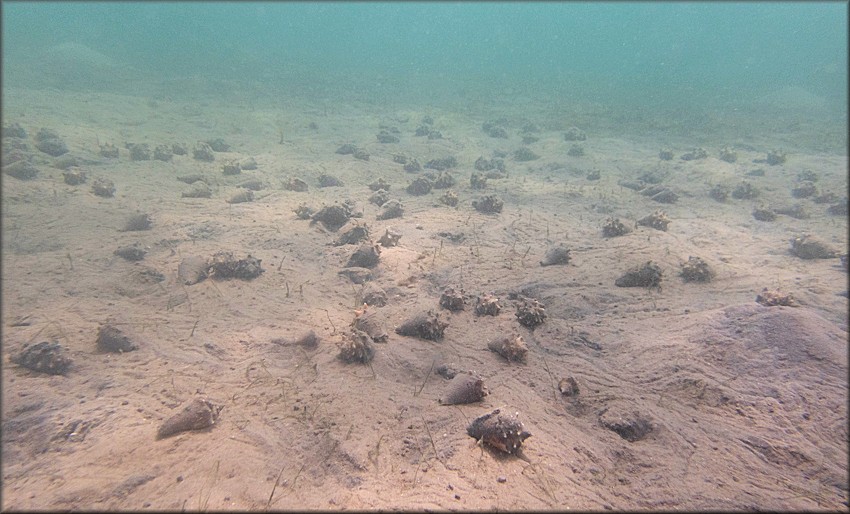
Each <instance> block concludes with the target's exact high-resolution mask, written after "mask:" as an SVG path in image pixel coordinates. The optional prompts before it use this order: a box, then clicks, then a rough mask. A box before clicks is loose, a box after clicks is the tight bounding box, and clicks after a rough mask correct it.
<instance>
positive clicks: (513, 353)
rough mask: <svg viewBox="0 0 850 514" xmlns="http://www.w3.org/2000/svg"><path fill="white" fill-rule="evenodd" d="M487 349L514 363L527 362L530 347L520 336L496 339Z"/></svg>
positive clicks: (488, 344)
mask: <svg viewBox="0 0 850 514" xmlns="http://www.w3.org/2000/svg"><path fill="white" fill-rule="evenodd" d="M487 348H489V349H490V351H492V352H496V353H498V354H499V355H501V356H502V357H504V358H505V359H507V360H508V361H512V362H525V361H526V358H527V357H526V356H527V354H528V346H526V344H525V340H524V339H523V338H522V336H520V335H513V336H505V337H500V338H498V339H494V340H493V341H490V342H489V343H487Z"/></svg>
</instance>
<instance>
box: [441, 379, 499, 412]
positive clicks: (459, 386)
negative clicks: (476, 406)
mask: <svg viewBox="0 0 850 514" xmlns="http://www.w3.org/2000/svg"><path fill="white" fill-rule="evenodd" d="M489 393H490V392H489V391H488V390H487V388H486V387H484V380H483V379H482V378H481V377H478V376H475V375H470V374H468V373H458V374H457V375H455V376H454V378H452V380H451V382H449V389H448V392H447V393H446V394H445V395H444V396H443V397H441V398H440V404H442V405H458V404H462V403H473V402H478V401H481V399H482V398H484V397H485V396H487V395H488V394H489Z"/></svg>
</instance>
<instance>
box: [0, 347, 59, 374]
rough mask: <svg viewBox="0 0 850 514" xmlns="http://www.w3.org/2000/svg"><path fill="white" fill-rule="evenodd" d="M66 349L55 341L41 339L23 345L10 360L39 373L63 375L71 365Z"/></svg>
mask: <svg viewBox="0 0 850 514" xmlns="http://www.w3.org/2000/svg"><path fill="white" fill-rule="evenodd" d="M66 352H67V350H66V349H65V348H64V347H63V346H62V345H60V344H59V343H56V342H52V343H51V342H48V341H42V342H40V343H36V344H34V345H32V346H28V345H24V348H23V350H21V353H19V354H18V355H15V356H13V357H12V358H11V360H12V362H14V363H15V364H18V365H19V366H23V367H25V368H28V369H31V370H33V371H38V372H41V373H47V374H49V375H64V374H65V373H66V372H67V371H68V368H69V367H70V366H71V362H72V361H71V359H70V358H69V357H67V356H66V355H65V354H66Z"/></svg>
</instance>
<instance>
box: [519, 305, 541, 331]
mask: <svg viewBox="0 0 850 514" xmlns="http://www.w3.org/2000/svg"><path fill="white" fill-rule="evenodd" d="M516 318H517V321H519V322H520V324H521V325H523V326H525V327H528V328H534V327H536V326H537V325H539V324H541V323H543V320H545V319H546V309H545V308H544V306H543V304H542V303H540V302H539V301H537V300H535V299H534V298H523V299H522V301H521V302H520V303H519V305H517V308H516Z"/></svg>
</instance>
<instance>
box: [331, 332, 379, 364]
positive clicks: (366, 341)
mask: <svg viewBox="0 0 850 514" xmlns="http://www.w3.org/2000/svg"><path fill="white" fill-rule="evenodd" d="M374 355H375V350H374V348H373V347H372V338H371V337H369V334H367V333H366V332H363V331H362V330H357V329H356V328H355V329H353V330H352V331H351V334H349V336H348V337H346V338H345V340H344V341H343V342H342V344H340V346H339V358H340V359H342V360H343V361H345V362H360V363H362V364H365V363H367V362H369V361H371V360H372V357H374Z"/></svg>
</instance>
